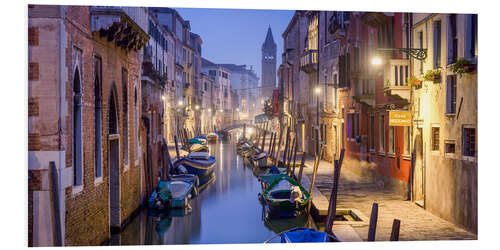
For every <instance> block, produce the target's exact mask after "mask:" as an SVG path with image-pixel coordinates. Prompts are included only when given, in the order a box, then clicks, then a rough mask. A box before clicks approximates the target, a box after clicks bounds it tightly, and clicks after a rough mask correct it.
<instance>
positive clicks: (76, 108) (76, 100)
mask: <svg viewBox="0 0 500 250" xmlns="http://www.w3.org/2000/svg"><path fill="white" fill-rule="evenodd" d="M82 105H83V104H82V86H81V85H80V72H79V70H78V67H76V69H75V72H74V74H73V185H75V186H81V185H83V144H82V138H83V136H82V132H83V131H82Z"/></svg>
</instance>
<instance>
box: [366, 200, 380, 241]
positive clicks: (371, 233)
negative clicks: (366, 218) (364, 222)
mask: <svg viewBox="0 0 500 250" xmlns="http://www.w3.org/2000/svg"><path fill="white" fill-rule="evenodd" d="M377 219H378V203H376V202H374V203H373V206H372V214H371V215H370V226H369V228H368V241H375V232H376V231H377Z"/></svg>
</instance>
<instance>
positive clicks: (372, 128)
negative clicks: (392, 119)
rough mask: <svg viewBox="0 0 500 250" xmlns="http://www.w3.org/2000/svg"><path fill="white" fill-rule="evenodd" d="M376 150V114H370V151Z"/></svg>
mask: <svg viewBox="0 0 500 250" xmlns="http://www.w3.org/2000/svg"><path fill="white" fill-rule="evenodd" d="M373 150H375V116H373V115H372V116H370V151H373Z"/></svg>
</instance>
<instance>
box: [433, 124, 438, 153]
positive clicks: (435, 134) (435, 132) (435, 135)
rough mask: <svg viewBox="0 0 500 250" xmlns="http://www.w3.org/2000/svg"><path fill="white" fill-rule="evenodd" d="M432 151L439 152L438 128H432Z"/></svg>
mask: <svg viewBox="0 0 500 250" xmlns="http://www.w3.org/2000/svg"><path fill="white" fill-rule="evenodd" d="M431 139H432V143H431V145H432V151H439V127H432V138H431Z"/></svg>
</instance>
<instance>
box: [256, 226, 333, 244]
mask: <svg viewBox="0 0 500 250" xmlns="http://www.w3.org/2000/svg"><path fill="white" fill-rule="evenodd" d="M278 236H279V237H280V238H281V243H314V242H318V243H320V242H340V241H339V240H338V238H337V237H336V236H335V235H330V234H327V233H325V232H318V231H316V230H315V229H313V228H306V227H296V228H292V229H290V230H287V231H284V232H281V233H279V234H276V235H274V236H273V237H271V238H269V239H268V240H266V241H264V243H269V242H270V241H271V240H272V239H274V238H276V237H278Z"/></svg>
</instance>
